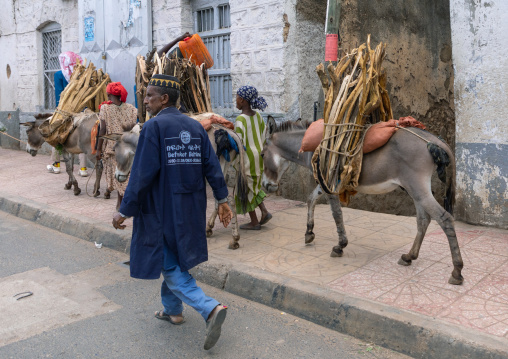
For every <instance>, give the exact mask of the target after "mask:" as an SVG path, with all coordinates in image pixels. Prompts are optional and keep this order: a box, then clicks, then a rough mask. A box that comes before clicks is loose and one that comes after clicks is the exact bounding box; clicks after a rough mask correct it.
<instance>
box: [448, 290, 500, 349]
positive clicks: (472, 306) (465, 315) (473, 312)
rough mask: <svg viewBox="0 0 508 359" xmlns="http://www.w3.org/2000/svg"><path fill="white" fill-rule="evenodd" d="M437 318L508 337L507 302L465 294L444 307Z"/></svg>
mask: <svg viewBox="0 0 508 359" xmlns="http://www.w3.org/2000/svg"><path fill="white" fill-rule="evenodd" d="M438 317H439V318H441V319H444V320H446V321H448V322H450V323H453V324H457V325H459V326H465V327H469V328H473V329H476V330H479V331H481V332H485V333H488V334H492V335H495V336H499V337H504V338H507V339H508V302H506V301H505V302H504V303H503V302H496V301H490V300H485V299H482V298H478V297H475V296H472V295H467V296H463V297H461V298H459V299H458V300H457V301H455V302H454V303H453V304H451V305H449V306H447V307H445V309H444V310H443V311H442V312H441V313H439V315H438Z"/></svg>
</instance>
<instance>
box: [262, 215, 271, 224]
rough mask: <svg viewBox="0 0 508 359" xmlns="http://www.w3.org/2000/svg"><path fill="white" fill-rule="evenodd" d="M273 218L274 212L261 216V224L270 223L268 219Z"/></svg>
mask: <svg viewBox="0 0 508 359" xmlns="http://www.w3.org/2000/svg"><path fill="white" fill-rule="evenodd" d="M270 219H272V214H271V213H268V214H267V215H266V216H265V217H264V218H261V221H259V224H260V225H263V224H266V223H268V221H269V220H270Z"/></svg>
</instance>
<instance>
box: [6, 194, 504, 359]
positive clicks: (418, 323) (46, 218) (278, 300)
mask: <svg viewBox="0 0 508 359" xmlns="http://www.w3.org/2000/svg"><path fill="white" fill-rule="evenodd" d="M0 210H2V211H4V212H7V213H9V214H11V215H14V216H17V217H19V218H22V219H26V220H29V221H32V222H34V223H37V224H40V225H42V226H45V227H48V228H51V229H55V230H58V231H60V232H62V233H65V234H68V235H71V236H74V237H77V238H81V239H84V240H87V241H90V242H94V241H97V240H98V239H100V241H101V242H102V243H103V246H105V247H108V248H111V249H114V250H117V251H120V252H124V253H128V252H129V249H130V237H131V232H130V231H129V232H123V233H122V234H120V233H119V232H117V231H115V230H114V229H112V228H109V227H108V226H106V225H104V224H101V223H99V224H98V223H95V222H94V221H93V220H91V219H89V218H86V217H83V216H78V215H75V214H73V213H69V212H66V211H61V210H57V209H53V208H50V207H49V206H47V205H44V204H40V203H37V202H34V201H31V200H28V199H24V198H19V197H15V196H11V195H5V194H2V193H0ZM190 272H191V273H192V275H193V276H194V277H195V278H196V280H198V281H200V282H203V283H206V284H208V285H211V286H213V287H216V288H219V289H222V290H225V291H227V292H229V293H232V294H235V295H238V296H240V297H243V298H246V299H248V300H252V301H255V302H258V303H261V304H264V305H267V306H270V307H273V308H276V309H278V310H282V311H285V312H287V313H290V314H293V315H295V316H297V317H300V318H303V319H305V320H308V321H311V322H313V323H316V324H318V325H321V326H323V327H326V328H329V329H333V330H336V331H338V332H341V333H344V334H347V335H350V336H353V337H356V338H359V339H361V340H364V341H368V342H372V343H376V344H377V345H381V346H383V347H386V348H388V349H391V350H395V351H397V352H400V353H403V354H406V355H409V356H412V357H414V358H422V359H423V358H425V359H443V358H447V359H448V358H450V359H451V358H461V359H508V345H507V341H506V340H505V339H503V338H498V337H495V336H491V335H488V334H484V333H478V332H476V331H474V330H472V329H470V328H464V327H458V326H454V325H451V324H448V323H446V322H443V321H440V320H437V319H434V318H431V317H426V316H423V315H419V314H417V313H413V312H409V311H406V310H402V309H398V308H394V307H391V306H388V305H385V304H382V303H377V302H373V301H369V300H366V299H362V298H357V297H353V296H350V295H346V294H344V293H340V292H336V291H332V290H330V289H328V288H326V287H323V286H320V285H317V284H314V283H309V282H305V281H301V280H297V279H293V278H289V277H285V276H282V275H279V274H274V273H271V272H267V271H264V270H261V269H257V268H253V267H249V266H245V265H243V264H241V263H236V262H233V261H228V260H226V259H224V258H221V257H218V256H216V255H211V256H210V258H209V261H208V262H205V263H203V264H200V265H199V266H197V267H195V268H193V269H192V270H191V271H190Z"/></svg>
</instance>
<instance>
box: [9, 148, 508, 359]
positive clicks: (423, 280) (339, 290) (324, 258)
mask: <svg viewBox="0 0 508 359" xmlns="http://www.w3.org/2000/svg"><path fill="white" fill-rule="evenodd" d="M49 162H50V161H49V156H37V157H31V156H29V155H28V154H27V153H26V152H22V151H13V150H5V149H0V163H1V166H0V193H1V194H2V195H4V196H8V197H9V198H10V199H11V200H12V198H16V199H19V202H20V203H21V202H23V201H25V200H26V201H29V202H30V203H36V204H40V205H41V206H44V208H52V209H55V210H56V211H60V212H58V213H68V214H69V215H72V216H74V217H76V216H78V217H81V218H83V219H86V220H87V221H88V222H94V223H97V224H100V225H103V226H104V227H105V226H110V223H111V218H112V214H113V213H114V211H115V204H116V193H115V192H114V193H113V195H112V197H111V199H109V200H105V199H104V198H103V193H104V189H105V185H104V181H103V183H102V185H101V196H100V197H98V198H92V197H89V196H87V194H86V190H85V186H86V182H87V180H88V178H81V177H77V178H78V181H79V185H80V187H81V189H82V193H81V194H80V195H79V196H74V195H73V193H72V191H65V190H64V189H63V187H64V184H65V183H66V180H67V175H66V174H65V173H64V172H62V174H59V175H55V174H50V173H48V172H46V168H45V167H46V165H47V164H49ZM76 167H77V166H76ZM63 168H64V167H63ZM75 173H76V174H77V170H76V171H75ZM93 181H94V178H92V179H91V180H90V182H89V184H88V192H89V193H91V190H92V187H93ZM209 197H210V198H211V194H210V192H209ZM0 200H1V198H0ZM265 203H266V206H267V208H268V209H269V210H270V211H271V212H272V213H273V219H272V220H271V221H270V222H269V223H268V224H267V225H266V226H264V227H263V229H262V230H261V231H243V230H240V234H241V239H240V248H239V249H238V250H235V251H233V250H229V249H228V248H227V246H228V242H229V240H230V239H231V231H230V229H224V228H219V224H218V222H217V224H216V227H215V229H216V230H215V232H214V235H213V236H212V237H211V238H209V240H208V243H209V251H210V253H211V258H212V259H218V261H219V262H220V261H223V262H224V263H232V266H233V267H235V268H251V269H252V270H253V271H254V272H256V271H257V272H256V273H266V275H267V277H266V278H272V279H273V278H275V279H273V280H272V282H273V281H277V282H280V283H303V287H305V288H307V287H306V286H307V284H308V285H309V286H308V288H311V289H310V290H309V291H310V292H312V291H314V292H317V291H323V293H325V292H326V293H328V294H327V295H328V297H330V298H333V293H336V296H337V298H339V297H340V298H342V297H343V296H346V297H345V298H359V299H362V300H365V302H366V303H373V304H374V305H376V306H380V307H379V308H384V309H382V310H381V312H384V313H388V312H390V310H393V312H394V313H399V314H400V313H402V314H403V316H402V318H404V315H406V316H408V318H420V319H421V320H423V321H424V322H425V323H427V324H425V325H433V324H432V323H437V325H438V326H440V328H450V330H451V331H454V333H455V334H454V335H455V336H457V335H458V336H460V335H461V333H466V334H464V335H465V338H467V341H468V342H472V341H474V340H473V339H469V338H482V340H483V339H485V340H486V341H485V343H487V344H485V345H487V346H488V345H489V344H488V343H493V344H492V345H493V350H494V349H495V350H498V347H501V348H503V347H504V348H505V349H504V350H505V351H501V352H499V351H495V350H494V351H495V353H497V354H496V355H492V353H490V352H488V350H487V349H488V348H487V349H486V350H487V351H485V352H482V351H480V352H478V355H480V356H474V355H472V356H471V357H482V353H489V355H491V356H489V357H492V358H494V357H496V358H502V357H505V356H504V355H505V354H506V355H508V349H506V348H508V231H507V230H500V229H495V228H488V227H480V226H471V225H468V224H465V223H462V222H456V230H457V237H458V239H459V245H460V249H461V252H462V257H463V259H464V270H463V276H464V278H465V281H464V284H463V285H462V286H453V285H450V284H448V278H449V277H450V274H451V271H452V263H451V255H450V250H449V247H448V242H447V240H446V237H445V235H444V233H443V232H442V230H441V229H440V227H439V226H438V225H437V224H436V223H435V222H432V223H431V224H430V226H429V229H428V231H427V235H426V237H425V240H424V242H423V246H422V249H421V252H420V257H419V258H418V259H417V260H415V261H413V264H412V265H411V266H409V267H403V266H400V265H398V264H397V260H398V259H399V258H400V255H401V254H403V253H407V252H408V250H409V248H410V246H411V244H412V242H413V239H414V236H415V234H416V221H415V218H413V217H404V216H394V215H387V214H379V213H371V212H367V211H360V210H353V209H348V208H345V209H344V220H345V223H346V231H347V234H348V239H349V244H348V246H347V247H346V248H345V250H344V256H343V257H341V258H331V257H330V251H331V249H332V247H333V246H334V245H336V244H337V241H338V238H337V234H336V230H335V224H334V222H333V219H332V215H331V212H330V209H329V207H328V206H327V205H318V206H317V207H316V211H315V230H314V232H315V234H316V239H315V240H314V243H313V244H311V245H305V244H304V234H305V230H306V213H307V210H306V206H305V204H304V203H302V202H298V201H291V200H287V199H283V198H281V197H277V196H268V198H267V199H266V201H265ZM0 208H1V206H0ZM41 208H42V207H41ZM212 208H213V201H209V206H208V212H211V210H212ZM4 210H5V209H4ZM62 211H65V212H62ZM239 221H240V223H243V222H247V221H248V218H247V217H246V216H239ZM127 224H128V225H129V227H128V228H129V230H130V229H131V227H132V221H130V222H128V223H127ZM128 234H129V233H125V235H124V238H127V237H128ZM96 240H97V241H99V239H96ZM126 244H127V243H126ZM126 247H128V245H126ZM214 270H215V271H217V270H216V269H214ZM204 271H205V272H206V267H205V269H204ZM254 272H253V273H254ZM226 278H227V277H226ZM231 278H232V277H231V274H230V279H231ZM231 280H233V279H231ZM267 280H268V279H267ZM280 283H279V284H278V285H279V287H280ZM305 283H307V284H305ZM330 293H331V294H330ZM279 295H280V293H279ZM275 297H276V294H273V293H272V299H271V300H272V301H274V300H275V299H276V298H275ZM328 297H327V298H328ZM274 298H275V299H274ZM249 299H253V300H256V298H249ZM274 303H275V302H274ZM309 303H310V304H309ZM268 304H269V303H268ZM277 305H279V306H280V307H281V308H282V307H284V306H286V305H289V304H288V303H279V304H277ZM303 305H304V304H303V303H302V306H303ZM306 305H312V301H310V302H308V303H306ZM296 307H297V305H294V311H295V312H299V311H302V310H304V309H302V308H296ZM376 308H377V307H376ZM390 308H392V309H390ZM325 309H326V308H325ZM329 310H330V309H329ZM386 315H389V314H386ZM310 317H311V316H309V319H311V320H312V318H310ZM429 323H430V324H429ZM324 325H327V326H331V327H333V326H334V325H335V324H333V323H324ZM341 325H342V324H341ZM366 325H367V326H368V323H367V324H366ZM387 329H388V328H387ZM443 330H444V329H443ZM446 330H448V329H446ZM456 333H459V334H456ZM364 337H365V335H364ZM482 343H484V342H482ZM380 344H384V345H385V346H388V347H390V348H392V349H396V350H397V348H394V346H393V345H391V344H390V343H380ZM450 345H451V344H450ZM399 349H400V350H401V351H403V352H405V353H409V354H410V355H411V354H413V355H415V356H418V355H420V354H419V352H418V351H417V350H416V349H415V351H414V352H411V351H410V350H409V349H406V348H405V347H400V348H399ZM499 353H502V354H501V355H500V354H499ZM436 355H437V356H429V357H439V355H438V354H436ZM445 357H446V356H445ZM484 357H485V356H484Z"/></svg>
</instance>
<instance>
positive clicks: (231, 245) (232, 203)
mask: <svg viewBox="0 0 508 359" xmlns="http://www.w3.org/2000/svg"><path fill="white" fill-rule="evenodd" d="M228 199H229V206H230V207H231V211H232V212H233V219H232V220H231V229H232V232H233V233H232V235H233V239H231V241H230V242H229V246H228V248H229V249H238V248H239V247H240V243H238V241H239V240H240V232H239V231H238V218H237V217H236V204H235V198H234V196H231V198H228Z"/></svg>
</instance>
